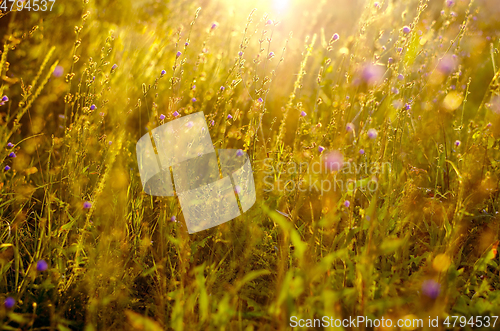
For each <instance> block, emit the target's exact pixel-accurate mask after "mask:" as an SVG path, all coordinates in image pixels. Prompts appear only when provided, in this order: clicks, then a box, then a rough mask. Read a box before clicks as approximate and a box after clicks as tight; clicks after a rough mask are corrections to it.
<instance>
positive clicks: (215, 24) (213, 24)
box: [211, 22, 219, 30]
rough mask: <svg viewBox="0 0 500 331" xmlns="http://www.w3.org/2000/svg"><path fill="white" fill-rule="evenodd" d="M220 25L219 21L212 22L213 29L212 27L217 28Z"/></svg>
mask: <svg viewBox="0 0 500 331" xmlns="http://www.w3.org/2000/svg"><path fill="white" fill-rule="evenodd" d="M218 26H219V23H217V22H213V23H212V27H211V29H212V30H214V29H217V27H218Z"/></svg>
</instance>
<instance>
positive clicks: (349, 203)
mask: <svg viewBox="0 0 500 331" xmlns="http://www.w3.org/2000/svg"><path fill="white" fill-rule="evenodd" d="M344 206H345V207H346V208H349V207H350V206H351V202H350V201H349V200H346V201H344Z"/></svg>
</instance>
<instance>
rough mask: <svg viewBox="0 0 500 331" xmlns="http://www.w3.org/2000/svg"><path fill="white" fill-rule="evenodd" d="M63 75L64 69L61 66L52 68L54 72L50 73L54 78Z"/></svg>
mask: <svg viewBox="0 0 500 331" xmlns="http://www.w3.org/2000/svg"><path fill="white" fill-rule="evenodd" d="M63 73H64V68H63V67H62V66H56V67H55V68H54V71H53V72H52V75H54V77H61V76H62V75H63Z"/></svg>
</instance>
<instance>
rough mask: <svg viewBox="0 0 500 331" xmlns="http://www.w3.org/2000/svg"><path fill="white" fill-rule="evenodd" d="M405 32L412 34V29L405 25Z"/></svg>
mask: <svg viewBox="0 0 500 331" xmlns="http://www.w3.org/2000/svg"><path fill="white" fill-rule="evenodd" d="M403 32H404V33H410V32H411V28H410V27H409V26H408V25H405V26H403Z"/></svg>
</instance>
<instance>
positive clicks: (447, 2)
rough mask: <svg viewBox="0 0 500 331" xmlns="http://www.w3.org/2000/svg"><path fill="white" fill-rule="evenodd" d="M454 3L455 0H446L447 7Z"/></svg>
mask: <svg viewBox="0 0 500 331" xmlns="http://www.w3.org/2000/svg"><path fill="white" fill-rule="evenodd" d="M454 4H455V1H454V0H446V5H447V6H448V7H452V6H453V5H454Z"/></svg>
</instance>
